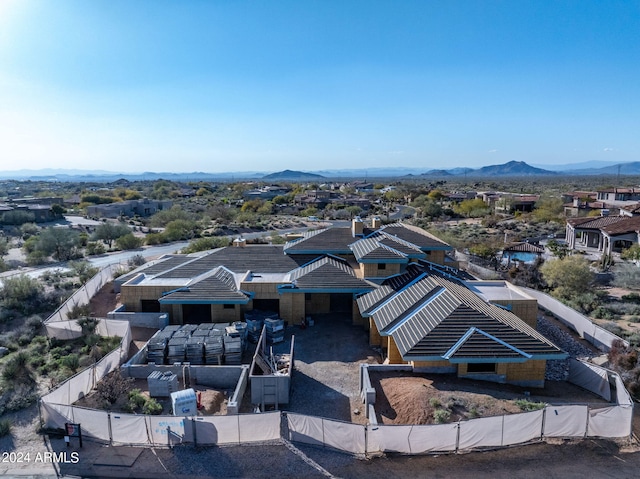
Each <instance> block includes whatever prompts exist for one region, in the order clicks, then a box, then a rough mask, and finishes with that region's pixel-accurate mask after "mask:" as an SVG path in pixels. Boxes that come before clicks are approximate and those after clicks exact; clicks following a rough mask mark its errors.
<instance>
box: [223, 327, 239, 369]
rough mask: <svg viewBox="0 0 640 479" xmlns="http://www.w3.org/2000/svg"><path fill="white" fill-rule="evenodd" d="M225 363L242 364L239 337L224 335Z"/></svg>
mask: <svg viewBox="0 0 640 479" xmlns="http://www.w3.org/2000/svg"><path fill="white" fill-rule="evenodd" d="M224 362H225V364H242V341H241V339H240V337H235V338H234V337H232V336H229V335H227V334H225V335H224Z"/></svg>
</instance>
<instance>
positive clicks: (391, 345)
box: [387, 336, 406, 364]
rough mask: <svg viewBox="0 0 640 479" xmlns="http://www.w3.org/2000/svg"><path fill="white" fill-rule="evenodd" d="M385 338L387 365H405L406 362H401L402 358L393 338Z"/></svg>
mask: <svg viewBox="0 0 640 479" xmlns="http://www.w3.org/2000/svg"><path fill="white" fill-rule="evenodd" d="M387 338H388V343H387V359H389V364H406V361H403V360H402V356H401V355H400V351H399V350H398V346H397V345H396V342H395V341H394V340H393V337H392V336H387Z"/></svg>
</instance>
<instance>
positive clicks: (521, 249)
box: [502, 242, 544, 267]
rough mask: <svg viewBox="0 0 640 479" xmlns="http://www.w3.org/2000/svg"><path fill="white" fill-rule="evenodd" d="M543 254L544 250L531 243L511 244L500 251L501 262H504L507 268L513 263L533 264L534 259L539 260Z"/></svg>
mask: <svg viewBox="0 0 640 479" xmlns="http://www.w3.org/2000/svg"><path fill="white" fill-rule="evenodd" d="M543 253H544V248H541V247H540V246H537V245H534V244H531V243H525V242H518V243H511V244H510V245H508V246H506V247H505V248H504V249H503V250H502V261H503V262H504V261H505V260H506V263H507V267H508V266H509V265H510V264H511V262H513V261H522V262H523V263H533V262H534V261H535V260H536V259H539V258H540V257H541V256H542V255H543Z"/></svg>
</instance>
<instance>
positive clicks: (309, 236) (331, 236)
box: [284, 228, 354, 255]
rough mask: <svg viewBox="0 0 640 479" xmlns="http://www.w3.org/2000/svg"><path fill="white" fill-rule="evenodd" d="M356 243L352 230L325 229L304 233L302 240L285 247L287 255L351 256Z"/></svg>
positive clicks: (294, 241)
mask: <svg viewBox="0 0 640 479" xmlns="http://www.w3.org/2000/svg"><path fill="white" fill-rule="evenodd" d="M353 242H354V236H353V233H352V232H351V228H324V229H321V230H315V231H307V232H305V233H302V238H298V239H296V240H293V241H289V242H288V243H287V244H286V245H284V252H285V254H287V255H296V254H324V253H326V254H349V253H351V250H350V249H349V245H350V244H351V243H353Z"/></svg>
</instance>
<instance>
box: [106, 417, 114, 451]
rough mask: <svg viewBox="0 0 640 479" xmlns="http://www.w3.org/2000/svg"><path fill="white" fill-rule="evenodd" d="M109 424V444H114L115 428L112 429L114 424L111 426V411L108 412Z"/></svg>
mask: <svg viewBox="0 0 640 479" xmlns="http://www.w3.org/2000/svg"><path fill="white" fill-rule="evenodd" d="M107 426H108V429H109V445H110V446H112V445H113V432H112V431H113V429H112V426H111V413H110V412H108V413H107Z"/></svg>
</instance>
